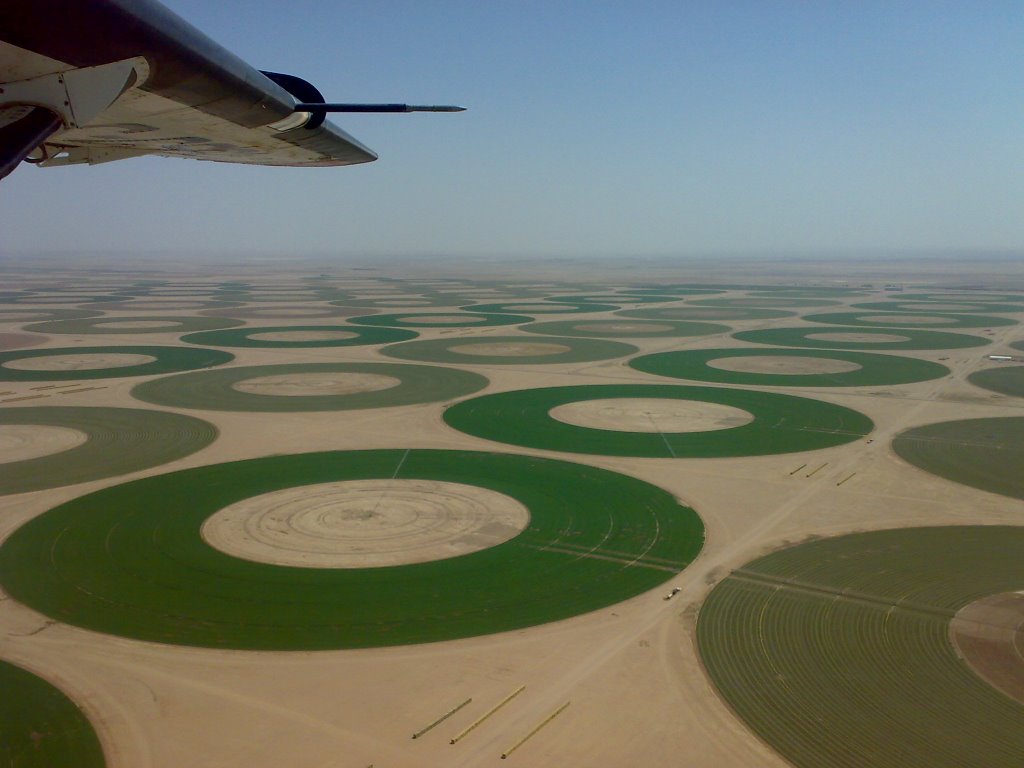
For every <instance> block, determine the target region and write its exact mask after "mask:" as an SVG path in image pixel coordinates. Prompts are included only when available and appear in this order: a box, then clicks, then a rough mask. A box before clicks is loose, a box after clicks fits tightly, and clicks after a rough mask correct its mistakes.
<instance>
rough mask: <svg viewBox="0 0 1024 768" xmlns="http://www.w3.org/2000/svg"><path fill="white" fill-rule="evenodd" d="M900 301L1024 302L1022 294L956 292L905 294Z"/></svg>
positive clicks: (1023, 294)
mask: <svg viewBox="0 0 1024 768" xmlns="http://www.w3.org/2000/svg"><path fill="white" fill-rule="evenodd" d="M900 300H902V301H908V300H909V301H974V302H979V303H986V304H987V303H990V302H1004V301H1005V302H1024V293H988V294H986V293H977V292H970V293H965V292H962V291H961V292H957V291H953V292H950V293H905V294H903V295H901V296H900Z"/></svg>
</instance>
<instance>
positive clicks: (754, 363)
mask: <svg viewBox="0 0 1024 768" xmlns="http://www.w3.org/2000/svg"><path fill="white" fill-rule="evenodd" d="M707 364H708V367H710V368H720V369H722V370H723V371H736V372H737V373H788V374H797V375H812V374H816V373H848V372H849V371H857V370H860V368H861V366H859V365H858V364H857V363H851V362H848V361H846V360H830V359H828V358H819V357H800V356H799V355H778V356H768V355H766V356H765V357H720V358H717V359H715V360H709V361H708V363H707Z"/></svg>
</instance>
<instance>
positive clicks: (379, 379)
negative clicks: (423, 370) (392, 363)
mask: <svg viewBox="0 0 1024 768" xmlns="http://www.w3.org/2000/svg"><path fill="white" fill-rule="evenodd" d="M401 383H402V381H401V379H396V378H395V377H394V376H381V375H379V374H376V373H332V372H325V373H282V374H279V375H276V376H260V377H258V378H254V379H246V380H245V381H239V382H236V383H235V384H232V385H231V388H232V389H236V390H238V391H239V392H248V393H250V394H254V395H274V396H290V397H302V396H306V395H353V394H355V393H357V392H378V391H380V390H383V389H391V388H392V387H397V386H398V385H399V384H401Z"/></svg>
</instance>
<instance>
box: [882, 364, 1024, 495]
mask: <svg viewBox="0 0 1024 768" xmlns="http://www.w3.org/2000/svg"><path fill="white" fill-rule="evenodd" d="M1021 370H1022V371H1024V368H1021ZM892 447H893V450H894V451H896V453H897V455H898V456H899V457H900V458H902V459H903V460H904V461H908V462H910V463H911V464H913V465H914V466H915V467H919V468H921V469H923V470H925V471H926V472H931V473H932V474H935V475H939V476H940V477H944V478H946V479H947V480H952V481H954V482H957V483H963V484H964V485H970V486H972V487H974V488H981V489H982V490H985V491H992V492H993V493H1001V494H1003V495H1004V496H1012V497H1014V498H1017V499H1024V416H1005V417H1001V418H991V419H964V420H962V421H943V422H939V423H938V424H926V425H925V426H922V427H914V428H913V429H908V430H907V431H905V432H902V433H900V434H899V435H897V436H896V437H895V439H894V440H893V442H892Z"/></svg>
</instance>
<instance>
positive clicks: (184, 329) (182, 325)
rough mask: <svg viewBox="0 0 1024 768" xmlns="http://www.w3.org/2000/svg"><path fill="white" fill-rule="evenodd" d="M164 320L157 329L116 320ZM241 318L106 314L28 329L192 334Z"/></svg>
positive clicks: (39, 324)
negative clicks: (128, 325)
mask: <svg viewBox="0 0 1024 768" xmlns="http://www.w3.org/2000/svg"><path fill="white" fill-rule="evenodd" d="M139 322H145V323H150V322H162V323H166V325H163V326H160V327H157V328H119V327H117V326H116V325H113V324H114V323H139ZM242 323H243V321H242V320H231V319H227V318H223V319H221V318H213V317H188V316H185V317H176V316H173V315H134V316H131V317H124V316H121V317H117V316H113V315H107V316H105V317H94V318H89V319H82V320H51V321H49V322H45V323H33V324H32V325H26V326H25V330H26V331H35V332H36V333H86V334H96V333H103V334H126V333H189V332H192V331H212V330H215V329H218V328H231V327H233V326H236V325H242Z"/></svg>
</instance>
